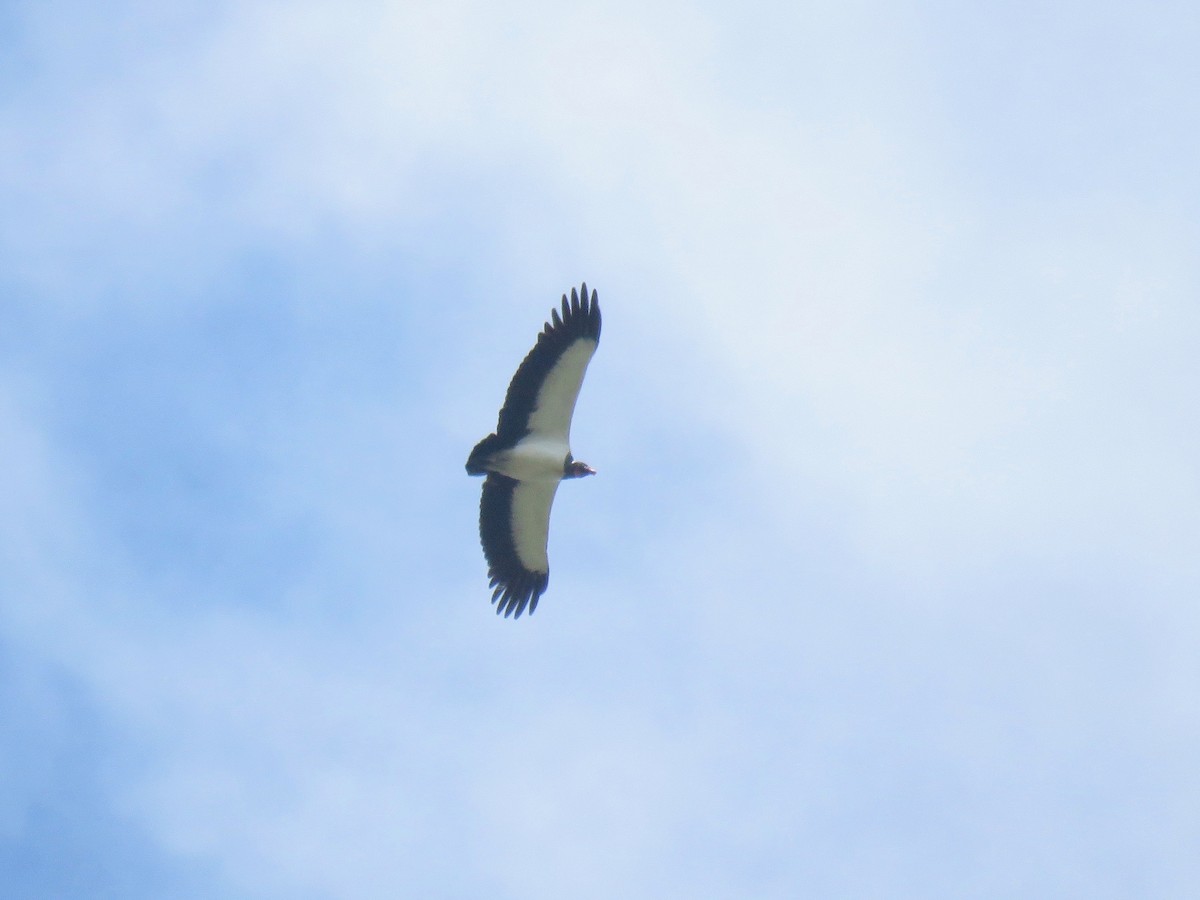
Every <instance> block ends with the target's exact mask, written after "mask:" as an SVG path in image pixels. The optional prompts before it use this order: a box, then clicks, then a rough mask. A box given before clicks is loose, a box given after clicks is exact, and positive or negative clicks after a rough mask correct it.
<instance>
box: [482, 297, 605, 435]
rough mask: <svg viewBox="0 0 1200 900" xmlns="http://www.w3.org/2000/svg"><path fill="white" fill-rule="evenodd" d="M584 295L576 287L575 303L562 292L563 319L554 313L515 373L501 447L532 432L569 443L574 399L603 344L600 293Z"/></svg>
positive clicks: (501, 424) (500, 428)
mask: <svg viewBox="0 0 1200 900" xmlns="http://www.w3.org/2000/svg"><path fill="white" fill-rule="evenodd" d="M580 293H581V294H582V296H581V295H580ZM580 293H577V292H576V291H575V289H574V288H572V289H571V299H570V301H568V300H567V295H566V294H563V298H562V315H559V312H558V310H557V309H555V310H552V311H551V314H550V321H549V322H547V323H546V327H545V328H544V329H543V330H542V332H541V334H539V335H538V338H537V343H536V344H534V346H533V349H532V350H530V351H529V353H528V355H526V357H525V359H524V361H522V363H521V365H520V366H519V367H518V368H517V372H516V374H515V375H513V378H512V381H511V382H510V383H509V385H508V393H507V394H506V395H505V398H504V407H503V408H502V409H501V410H500V421H499V423H498V424H497V425H496V434H497V436H498V437H499V439H500V441H501V442H502V443H504V444H507V445H510V446H511V445H512V444H515V443H516V442H517V441H519V440H520V439H521V438H523V437H524V436H525V435H527V434H530V433H537V434H539V435H544V436H546V437H548V438H554V439H559V438H561V439H562V441H563V442H564V443H566V442H567V441H568V440H569V438H570V434H571V416H572V415H573V414H574V412H575V400H576V398H578V397H579V388H580V387H581V386H582V384H583V375H584V372H586V371H587V366H588V363H589V362H591V359H592V354H594V353H595V352H596V347H597V345H598V344H599V343H600V304H599V302H598V301H597V299H596V292H595V291H592V293H591V296H590V297H589V296H588V289H587V284H586V283H585V284H584V285H583V287H582V289H581V292H580Z"/></svg>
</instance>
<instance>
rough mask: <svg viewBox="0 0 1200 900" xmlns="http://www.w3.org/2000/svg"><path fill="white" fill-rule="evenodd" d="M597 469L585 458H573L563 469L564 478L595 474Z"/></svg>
mask: <svg viewBox="0 0 1200 900" xmlns="http://www.w3.org/2000/svg"><path fill="white" fill-rule="evenodd" d="M595 474H596V470H595V469H593V468H592V467H591V466H589V465H588V464H587V463H585V462H584V461H583V460H579V459H573V460H571V461H570V462H568V463H567V465H566V467H565V468H564V469H563V478H583V477H584V476H585V475H595Z"/></svg>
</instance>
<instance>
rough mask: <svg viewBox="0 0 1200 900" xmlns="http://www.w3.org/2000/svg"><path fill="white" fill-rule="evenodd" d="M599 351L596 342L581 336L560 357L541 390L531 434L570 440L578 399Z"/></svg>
mask: <svg viewBox="0 0 1200 900" xmlns="http://www.w3.org/2000/svg"><path fill="white" fill-rule="evenodd" d="M595 352H596V342H595V341H593V340H591V339H590V338H581V339H579V340H577V341H576V342H575V343H573V344H572V345H571V346H570V347H569V348H567V350H566V351H565V352H564V353H563V355H562V356H560V357H559V358H558V362H556V363H555V364H554V368H552V369H551V370H550V373H549V374H548V375H547V376H546V379H545V381H543V382H542V388H541V390H539V391H538V395H537V403H536V405H535V406H534V408H533V414H532V415H531V416H530V417H529V426H528V427H529V431H530V432H531V433H533V434H539V435H544V436H546V437H548V438H560V439H561V440H563V441H569V440H570V437H571V416H573V415H574V414H575V401H576V399H577V398H578V397H579V388H580V387H582V385H583V374H584V372H586V371H587V367H588V363H589V362H591V360H592V354H594V353H595Z"/></svg>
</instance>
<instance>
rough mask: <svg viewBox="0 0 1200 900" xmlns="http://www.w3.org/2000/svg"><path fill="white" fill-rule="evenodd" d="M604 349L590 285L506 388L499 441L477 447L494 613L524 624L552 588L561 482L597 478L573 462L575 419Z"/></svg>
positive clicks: (475, 468) (471, 470) (471, 467)
mask: <svg viewBox="0 0 1200 900" xmlns="http://www.w3.org/2000/svg"><path fill="white" fill-rule="evenodd" d="M599 342H600V305H599V303H597V301H596V292H595V291H592V294H591V297H589V296H588V289H587V284H586V283H585V284H584V285H583V287H582V289H581V290H580V291H579V292H578V293H577V292H576V291H575V289H574V288H572V289H571V299H570V300H569V301H568V300H567V295H566V294H563V298H562V313H561V315H560V313H559V311H558V310H557V309H554V310H551V313H550V321H549V322H547V323H546V327H545V328H544V329H543V330H542V332H541V334H539V335H538V336H537V343H536V344H534V345H533V349H532V350H530V351H529V353H528V355H527V356H526V357H525V359H524V361H523V362H522V363H521V365H520V366H519V367H518V368H517V372H516V374H515V375H513V378H512V381H511V382H510V383H509V385H508V394H507V395H506V396H505V398H504V406H503V407H502V408H501V409H500V421H499V422H498V423H497V425H496V431H495V433H494V434H489V435H488V436H487V437H485V438H484V439H483V440H482V441H480V442H479V443H478V444H476V445H475V449H474V450H472V451H471V455H470V456H469V457H468V458H467V474H468V475H486V476H487V480H486V481H484V483H483V498H482V500H481V501H480V503H479V540H480V543H481V544H483V555H484V556H485V557H486V558H487V564H488V577H489V578H490V579H491V581H490V583H489V587H491V588H493V591H492V603H495V604H496V612H497V613H501V612H503V613H504V616H505V618H508V616H510V615H512V616H514V618H520V616H521V613H523V612H524V611H525V609H526V607H528V609H529V612H530V613H532V612H533V611H534V610H535V609H537V604H538V598H539V597H541V596H542V594H543V593H544V592H545V590H546V585H547V584H548V583H549V581H550V561H549V558H548V557H547V555H546V542H547V539H548V537H549V534H550V506H551V504H553V503H554V494H555V492H556V491H557V490H558V483H559V482H560V481H562V480H563V479H564V478H583V477H584V476H587V475H595V474H596V470H595V469H593V468H592V467H591V466H589V465H588V464H587V463H585V462H582V461H580V460H578V459H575V457H574V456H572V455H571V444H570V442H571V416H572V415H573V414H574V412H575V401H576V399H577V398H578V397H579V388H580V387H581V386H582V385H583V375H584V373H585V372H586V371H587V367H588V363H589V362H591V359H592V354H594V353H595V352H596V347H597V345H598V344H599Z"/></svg>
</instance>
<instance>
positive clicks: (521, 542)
mask: <svg viewBox="0 0 1200 900" xmlns="http://www.w3.org/2000/svg"><path fill="white" fill-rule="evenodd" d="M557 490H558V481H557V480H554V481H522V482H521V483H520V484H518V485H517V486H516V488H514V489H513V495H512V536H513V548H514V549H515V550H516V551H517V558H518V559H520V560H521V565H523V566H524V567H525V568H526V569H528V570H529V571H531V572H542V573H546V572H549V571H550V558H549V557H548V556H547V555H546V542H547V539H548V536H549V534H550V507H551V505H552V504H553V503H554V493H555V491H557Z"/></svg>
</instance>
